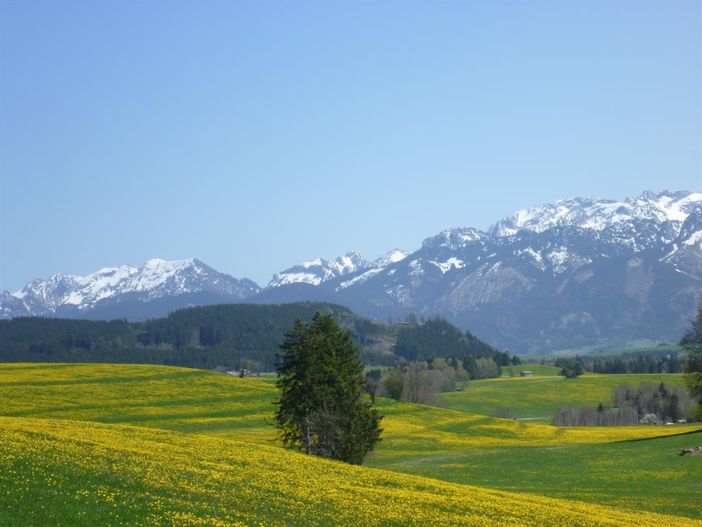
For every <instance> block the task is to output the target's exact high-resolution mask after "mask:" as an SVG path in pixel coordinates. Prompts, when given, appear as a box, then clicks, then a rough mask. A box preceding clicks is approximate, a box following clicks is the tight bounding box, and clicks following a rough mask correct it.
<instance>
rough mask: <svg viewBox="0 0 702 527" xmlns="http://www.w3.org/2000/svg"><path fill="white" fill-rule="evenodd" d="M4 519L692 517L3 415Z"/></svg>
mask: <svg viewBox="0 0 702 527" xmlns="http://www.w3.org/2000/svg"><path fill="white" fill-rule="evenodd" d="M0 433H1V434H2V437H3V441H2V442H1V443H0V524H1V525H8V526H9V525H12V526H23V525H27V526H29V525H55V526H63V525H70V526H83V525H85V526H93V525H156V526H157V525H174V524H175V525H193V526H195V525H198V526H202V525H212V526H223V525H349V526H353V525H359V526H372V525H447V526H448V525H476V526H480V525H485V526H487V525H491V526H510V525H520V526H529V525H533V526H562V525H569V526H591V525H607V526H629V525H634V524H636V525H638V526H641V527H646V526H652V527H653V526H656V527H657V526H660V525H668V526H688V525H689V526H692V525H699V522H696V521H694V520H691V519H687V518H682V517H677V516H665V515H659V514H654V513H637V512H627V511H622V510H619V509H616V508H611V507H605V506H598V505H592V504H584V503H578V502H573V501H565V500H558V499H552V498H544V497H540V496H534V495H522V494H515V493H507V492H500V491H493V490H486V489H483V488H479V487H475V486H464V485H455V484H450V483H444V482H440V481H436V480H432V479H425V478H421V477H416V476H408V475H403V474H398V473H393V472H388V471H380V470H373V469H368V468H362V467H353V466H349V465H345V464H342V463H335V462H331V461H326V460H322V459H319V458H310V457H308V456H303V455H301V454H297V453H294V452H290V451H286V450H283V449H280V448H276V447H270V446H263V445H254V444H249V443H243V442H236V441H230V440H226V439H222V438H218V437H211V436H203V435H197V434H183V433H179V432H170V431H161V430H153V429H148V428H142V427H129V426H124V425H104V424H97V423H93V424H92V425H91V426H86V424H85V423H84V422H80V421H71V420H50V419H37V418H17V417H15V418H7V417H5V418H0Z"/></svg>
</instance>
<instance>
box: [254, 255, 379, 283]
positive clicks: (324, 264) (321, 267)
mask: <svg viewBox="0 0 702 527" xmlns="http://www.w3.org/2000/svg"><path fill="white" fill-rule="evenodd" d="M369 265H370V264H369V262H367V261H366V260H365V258H363V256H361V255H360V254H358V253H357V252H356V251H351V252H348V253H346V254H345V255H343V256H339V257H338V258H336V259H334V260H331V261H327V260H325V259H323V258H316V259H314V260H309V261H307V262H303V263H301V264H298V265H294V266H292V267H289V268H288V269H285V270H284V271H281V272H279V273H276V274H275V275H273V279H272V280H271V281H270V282H269V283H268V287H269V288H271V287H281V286H284V285H290V284H310V285H319V284H321V283H322V282H326V281H328V280H331V279H333V278H338V277H340V276H346V275H347V274H351V273H355V272H356V271H360V270H361V269H366V268H367V267H369Z"/></svg>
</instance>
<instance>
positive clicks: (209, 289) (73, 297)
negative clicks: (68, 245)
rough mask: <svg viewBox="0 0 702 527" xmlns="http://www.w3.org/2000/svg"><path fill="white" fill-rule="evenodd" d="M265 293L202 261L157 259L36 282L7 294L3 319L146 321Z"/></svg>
mask: <svg viewBox="0 0 702 527" xmlns="http://www.w3.org/2000/svg"><path fill="white" fill-rule="evenodd" d="M259 291H260V288H259V287H258V286H257V285H256V284H255V283H254V282H252V281H251V280H247V279H242V280H237V279H235V278H232V277H231V276H229V275H226V274H222V273H219V272H217V271H215V270H214V269H212V268H211V267H209V266H207V265H205V264H204V263H202V262H201V261H199V260H196V259H190V260H175V261H166V260H160V259H153V260H149V261H148V262H146V264H145V265H143V266H142V267H132V266H130V265H123V266H121V267H108V268H104V269H100V270H99V271H97V272H95V273H92V274H89V275H87V276H75V275H63V274H56V275H53V276H51V277H50V278H49V279H48V280H41V279H37V280H33V281H32V282H30V283H28V284H27V285H26V286H24V287H23V288H22V289H20V290H19V291H17V292H15V293H9V292H7V291H5V292H4V293H3V294H2V296H1V297H0V316H2V317H3V318H9V317H16V316H26V315H46V316H49V315H50V316H69V317H80V318H101V317H108V318H111V317H120V318H121V317H126V318H129V319H140V318H145V317H148V316H157V315H161V314H164V313H166V312H169V311H172V310H173V309H177V308H179V307H187V306H190V305H201V304H212V303H222V302H240V301H242V300H244V299H247V298H249V297H251V296H253V295H255V294H257V293H258V292H259Z"/></svg>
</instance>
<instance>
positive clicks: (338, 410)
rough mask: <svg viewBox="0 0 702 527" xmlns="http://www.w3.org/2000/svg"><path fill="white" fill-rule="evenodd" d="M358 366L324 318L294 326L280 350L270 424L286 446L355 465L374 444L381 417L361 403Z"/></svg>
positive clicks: (347, 339) (342, 335) (344, 337)
mask: <svg viewBox="0 0 702 527" xmlns="http://www.w3.org/2000/svg"><path fill="white" fill-rule="evenodd" d="M362 372H363V364H362V363H361V361H360V358H359V353H358V350H357V349H356V347H355V346H354V344H353V341H352V340H351V336H350V334H349V333H348V332H347V331H344V330H342V329H341V328H340V327H339V326H338V325H337V323H336V321H335V320H334V318H333V317H332V316H330V315H323V314H321V313H317V314H316V315H315V316H314V319H313V320H312V322H311V323H309V324H306V323H305V322H304V321H302V320H298V321H296V323H295V325H294V326H293V328H292V329H291V330H290V331H288V332H287V333H286V338H285V341H284V343H283V344H282V345H281V353H280V362H279V365H278V381H277V386H278V388H279V389H280V392H281V394H280V399H279V400H278V402H277V404H278V410H277V412H276V424H277V426H278V428H279V429H280V436H281V438H282V440H283V443H284V444H285V445H287V446H290V447H293V448H298V449H300V450H302V451H304V452H307V453H308V454H311V455H316V456H322V457H328V458H332V459H338V460H341V461H345V462H347V463H352V464H358V465H360V464H361V463H362V462H363V459H364V458H365V456H366V454H367V453H368V452H369V451H371V450H372V449H373V447H374V446H375V444H376V443H377V442H378V441H379V440H380V432H381V429H380V427H379V424H380V420H381V416H380V415H379V414H378V411H377V410H375V409H372V408H370V407H369V405H368V404H367V403H366V402H365V400H364V396H363V392H362V388H363V382H364V381H363V376H362Z"/></svg>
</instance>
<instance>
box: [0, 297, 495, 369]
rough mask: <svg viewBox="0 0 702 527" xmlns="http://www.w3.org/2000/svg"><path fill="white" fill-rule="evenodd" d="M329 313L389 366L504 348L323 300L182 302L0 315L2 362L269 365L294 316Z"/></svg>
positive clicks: (439, 325) (434, 325) (366, 356)
mask: <svg viewBox="0 0 702 527" xmlns="http://www.w3.org/2000/svg"><path fill="white" fill-rule="evenodd" d="M318 311H319V312H322V313H324V314H330V315H332V316H333V317H334V319H335V320H336V321H337V322H338V323H339V325H340V326H341V327H342V328H344V329H346V330H349V331H350V332H351V335H352V338H353V340H354V342H355V343H356V345H357V346H359V348H360V349H361V356H362V358H363V360H364V362H366V363H368V364H374V365H380V364H382V365H388V366H389V365H393V364H395V363H397V362H398V361H400V360H403V359H404V360H416V359H431V358H433V357H458V358H465V357H478V356H484V357H492V358H494V359H495V362H496V363H497V364H498V365H499V364H505V363H506V360H507V359H508V357H507V355H506V354H504V353H500V352H499V351H497V350H495V349H494V348H492V347H490V346H488V345H487V344H485V343H484V342H482V341H481V340H480V339H478V338H476V337H474V336H473V335H471V334H470V333H466V334H463V333H461V331H460V330H458V329H457V328H455V327H454V326H452V325H451V324H449V323H448V322H446V321H444V320H441V319H433V320H430V321H427V322H423V323H419V324H411V325H409V324H402V325H387V324H382V323H377V322H373V321H371V320H368V319H364V318H361V317H359V316H357V315H355V314H354V313H353V312H351V311H350V310H349V309H347V308H345V307H342V306H338V305H333V304H326V303H315V302H305V303H292V304H281V305H256V304H226V305H213V306H203V307H193V308H189V309H181V310H178V311H175V312H173V313H171V314H170V315H169V316H167V317H164V318H159V319H153V320H147V321H146V322H136V323H130V322H126V321H124V320H113V321H90V320H76V319H52V318H38V317H27V318H15V319H11V320H0V361H2V362H112V363H145V364H166V365H173V366H187V367H193V368H206V369H211V368H217V367H222V368H232V369H239V368H246V369H251V370H257V371H272V370H273V369H275V366H276V361H277V354H278V351H279V346H280V344H281V342H283V340H284V336H285V332H286V331H287V330H288V329H289V328H291V327H292V326H293V323H294V322H295V320H296V319H298V318H301V319H303V320H306V321H310V320H311V319H312V318H313V317H314V314H315V313H316V312H318Z"/></svg>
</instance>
